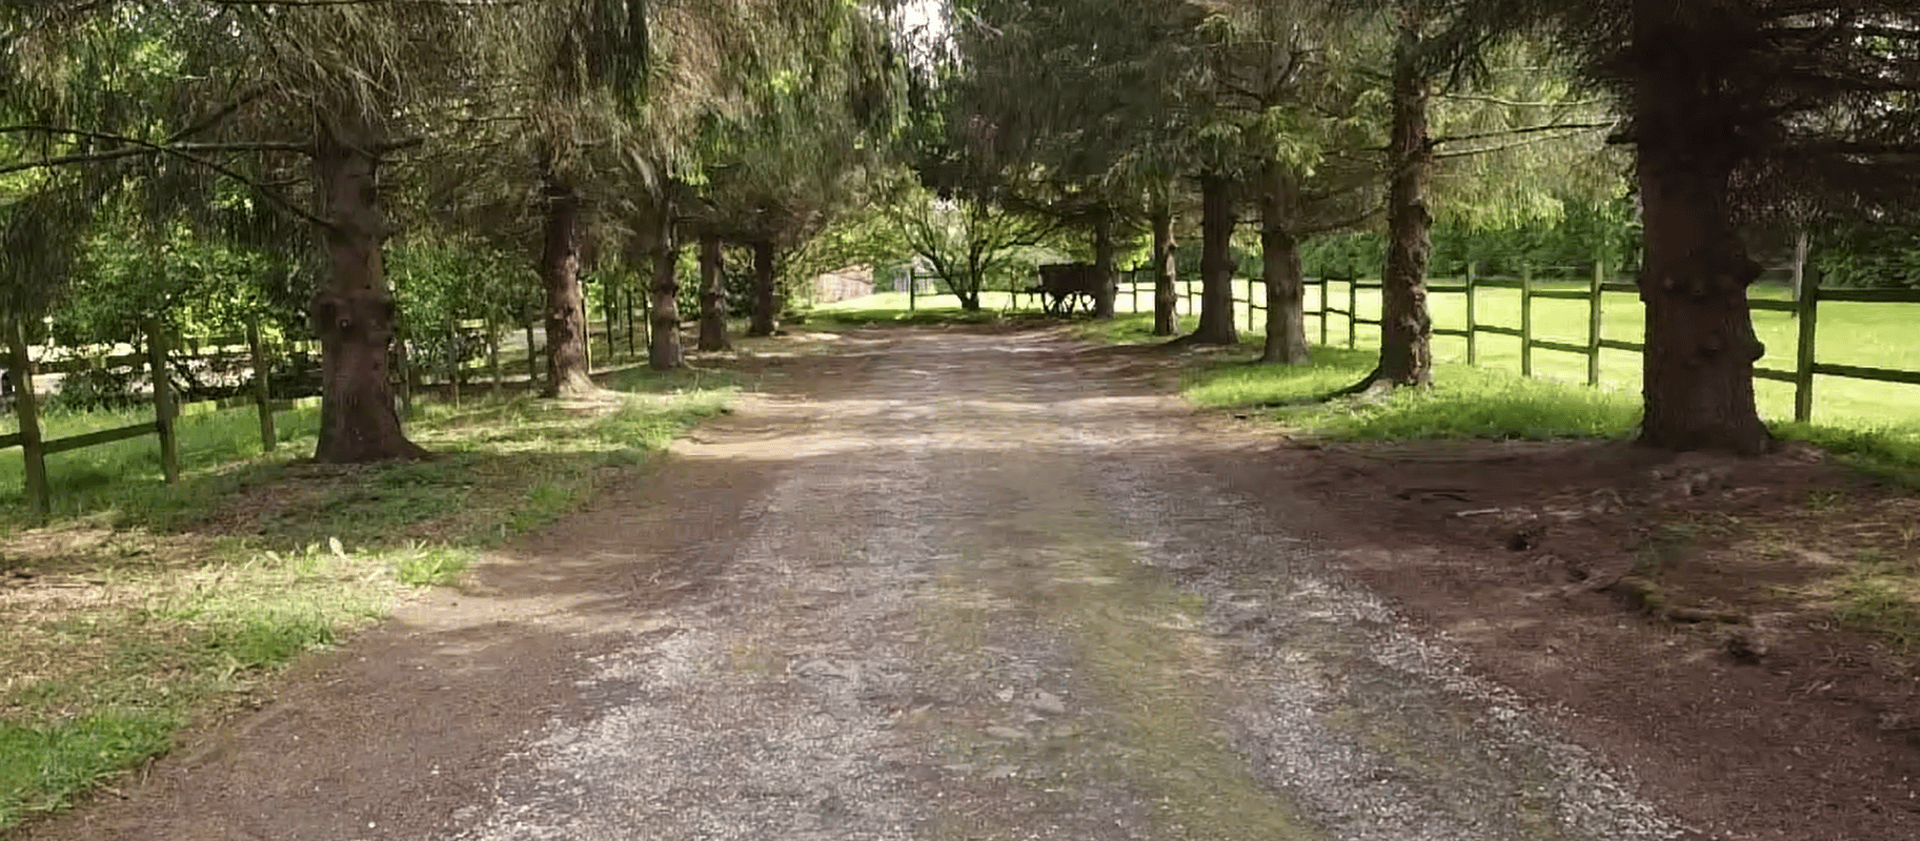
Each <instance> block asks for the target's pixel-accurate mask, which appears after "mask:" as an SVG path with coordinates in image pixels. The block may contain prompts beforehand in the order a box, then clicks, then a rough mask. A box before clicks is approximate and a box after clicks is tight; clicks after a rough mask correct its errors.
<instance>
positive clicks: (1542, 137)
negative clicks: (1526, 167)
mask: <svg viewBox="0 0 1920 841" xmlns="http://www.w3.org/2000/svg"><path fill="white" fill-rule="evenodd" d="M1580 134H1581V132H1578V131H1573V132H1568V133H1566V134H1536V135H1533V136H1530V137H1526V138H1523V139H1520V140H1516V141H1514V142H1512V143H1502V144H1500V145H1498V146H1488V147H1485V148H1482V149H1465V150H1462V151H1459V152H1447V153H1444V154H1438V155H1434V156H1433V158H1434V160H1437V161H1444V160H1451V159H1453V158H1468V157H1472V156H1474V155H1490V154H1492V153H1494V152H1504V151H1506V150H1508V149H1519V148H1523V147H1526V146H1532V145H1534V144H1537V143H1552V142H1553V141H1555V140H1565V139H1567V138H1569V137H1578V136H1579V135H1580Z"/></svg>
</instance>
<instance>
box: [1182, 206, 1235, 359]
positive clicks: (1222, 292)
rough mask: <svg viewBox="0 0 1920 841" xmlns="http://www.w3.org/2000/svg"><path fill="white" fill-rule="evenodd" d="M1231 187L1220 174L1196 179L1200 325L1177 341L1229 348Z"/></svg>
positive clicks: (1232, 331)
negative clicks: (1198, 187) (1198, 205)
mask: <svg viewBox="0 0 1920 841" xmlns="http://www.w3.org/2000/svg"><path fill="white" fill-rule="evenodd" d="M1234 222H1235V218H1234V208H1233V185H1232V184H1231V183H1230V182H1228V181H1227V179H1226V178H1225V177H1223V176H1220V175H1213V174H1209V175H1203V176H1201V177H1200V323H1199V324H1198V325H1197V326H1195V327H1194V329H1193V332H1192V333H1189V334H1187V335H1186V336H1184V337H1182V339H1180V341H1186V342H1194V343H1199V344H1210V345H1231V344H1237V343H1239V341H1240V331H1239V328H1237V327H1236V326H1234V323H1233V269H1234V265H1233V226H1234Z"/></svg>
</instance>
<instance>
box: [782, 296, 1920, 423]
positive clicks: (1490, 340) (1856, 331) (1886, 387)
mask: <svg viewBox="0 0 1920 841" xmlns="http://www.w3.org/2000/svg"><path fill="white" fill-rule="evenodd" d="M1432 282H1433V283H1434V284H1435V285H1459V284H1460V283H1462V282H1463V280H1462V279H1461V278H1434V279H1433V281H1432ZM1538 287H1539V288H1540V289H1557V290H1585V289H1586V288H1587V284H1586V283H1585V282H1568V281H1555V280H1541V281H1539V283H1538ZM1198 288H1199V287H1198V284H1194V285H1193V287H1192V289H1193V291H1195V292H1196V293H1197V291H1198ZM1181 289H1182V291H1183V292H1184V291H1186V290H1187V287H1186V285H1185V284H1182V286H1181ZM1326 293H1327V294H1328V295H1329V296H1330V298H1331V303H1332V304H1333V306H1335V307H1337V308H1341V309H1345V308H1346V306H1347V302H1348V290H1347V289H1346V287H1345V285H1344V284H1341V283H1334V284H1332V285H1331V286H1330V288H1327V289H1326ZM1321 294H1322V291H1321V288H1320V287H1310V288H1308V290H1307V299H1306V308H1307V311H1308V313H1309V316H1308V319H1307V335H1308V337H1309V338H1310V339H1312V340H1313V341H1314V342H1315V343H1316V344H1318V343H1319V338H1320V336H1321V332H1320V323H1319V319H1318V318H1317V317H1315V316H1313V315H1312V313H1313V312H1315V311H1317V310H1319V309H1320V307H1321V301H1320V296H1321ZM1234 296H1235V298H1236V299H1237V300H1238V301H1239V302H1240V303H1238V304H1237V306H1236V309H1235V324H1237V325H1239V326H1240V328H1241V329H1243V330H1247V331H1248V332H1250V333H1253V334H1260V333H1263V332H1264V325H1263V324H1262V322H1261V321H1260V319H1261V318H1263V317H1264V313H1263V312H1256V311H1254V310H1252V309H1251V307H1250V306H1249V305H1248V303H1247V301H1248V300H1250V299H1254V300H1259V301H1261V302H1263V303H1264V301H1265V290H1264V289H1263V288H1262V287H1261V286H1260V285H1259V284H1258V283H1254V282H1250V281H1248V280H1246V279H1241V280H1236V281H1235V282H1234ZM1753 296H1754V297H1755V298H1765V299H1771V300H1787V299H1788V298H1789V296H1788V293H1787V290H1786V289H1784V288H1782V287H1771V286H1764V287H1755V289H1754V290H1753ZM1355 301H1356V306H1357V311H1358V312H1359V313H1360V314H1361V317H1362V318H1376V317H1378V315H1379V313H1380V293H1379V290H1374V289H1362V290H1358V294H1357V295H1356V296H1355ZM982 304H983V307H984V310H985V311H986V312H988V313H991V314H993V315H994V317H1005V316H1006V315H1012V314H1015V313H1017V312H1022V311H1025V310H1028V309H1031V306H1032V305H1031V304H1030V303H1029V302H1028V299H1027V298H1026V297H1025V296H1021V297H1019V298H1018V299H1017V306H1016V299H1014V298H1012V297H1011V296H1009V295H1007V294H1006V293H986V294H985V295H983V297H982ZM1115 304H1116V309H1117V310H1118V311H1119V312H1120V313H1122V314H1140V313H1150V312H1151V311H1152V307H1153V295H1152V289H1151V287H1148V286H1144V285H1143V286H1141V287H1139V288H1138V291H1136V289H1135V287H1133V286H1122V287H1121V289H1120V294H1119V297H1118V298H1117V299H1116V301H1115ZM1198 305H1199V300H1198V298H1197V296H1195V297H1184V298H1183V299H1182V302H1181V304H1180V312H1181V313H1182V315H1183V318H1184V322H1183V324H1184V326H1187V327H1191V326H1192V323H1193V320H1192V315H1191V313H1193V312H1196V311H1197V308H1198ZM1428 306H1429V309H1430V310H1431V312H1432V315H1433V323H1434V326H1436V327H1445V328H1453V329H1461V328H1464V327H1465V326H1466V324H1467V301H1466V296H1465V295H1463V294H1460V293H1434V294H1433V295H1431V296H1430V298H1429V300H1428ZM1602 306H1603V316H1602V323H1601V335H1602V336H1603V337H1604V338H1608V339H1617V340H1621V341H1640V340H1641V339H1642V333H1643V331H1644V329H1645V320H1644V313H1645V311H1644V309H1643V307H1642V305H1641V303H1640V300H1639V298H1638V297H1637V296H1635V295H1633V294H1629V293H1618V292H1609V293H1605V294H1604V295H1603V297H1602ZM906 307H907V296H906V294H905V293H899V292H887V293H881V294H877V295H873V296H870V297H866V298H859V299H855V300H852V301H843V302H841V303H838V304H834V305H830V306H829V307H823V308H821V310H816V312H820V311H823V310H825V311H835V310H853V311H865V312H866V313H867V315H866V317H867V318H868V319H869V320H871V321H875V322H878V323H887V320H888V319H889V318H894V317H895V316H906V314H905V313H904V312H903V311H904V310H905V309H906ZM958 307H959V301H958V299H956V298H954V297H952V296H948V295H942V296H924V295H923V296H920V299H919V308H918V311H917V312H916V313H914V314H912V315H911V316H907V317H908V318H909V319H910V320H911V321H913V322H917V323H934V322H938V321H942V320H946V321H951V320H954V317H957V316H958ZM894 311H902V312H898V313H894V315H889V313H893V312H894ZM975 317H980V316H975ZM1250 319H1251V320H1250ZM1474 320H1475V322H1476V323H1478V324H1481V325H1483V326H1501V327H1511V328H1515V329H1517V328H1519V327H1520V321H1521V318H1520V292H1519V291H1518V290H1514V289H1485V288H1483V289H1480V290H1478V291H1477V292H1476V293H1475V297H1474ZM1533 320H1534V333H1535V337H1536V338H1538V339H1544V340H1552V341H1561V342H1572V343H1576V344H1584V343H1585V342H1586V339H1587V324H1588V305H1587V302H1585V301H1563V300H1553V299H1544V298H1543V299H1535V300H1534V302H1533ZM1916 320H1920V304H1856V303H1828V304H1822V305H1821V306H1820V317H1819V320H1818V322H1817V329H1816V330H1815V339H1816V350H1815V358H1817V359H1819V360H1820V361H1821V362H1825V363H1832V364H1841V365H1860V366H1869V367H1892V368H1906V369H1909V370H1920V361H1917V360H1920V331H1916V330H1914V329H1913V325H1914V324H1915V323H1916ZM1753 321H1754V330H1755V331H1756V333H1757V334H1758V335H1759V337H1760V340H1761V342H1762V343H1763V344H1765V346H1766V351H1767V352H1766V355H1765V356H1764V357H1762V358H1761V360H1760V361H1759V363H1758V364H1759V365H1760V366H1761V367H1763V368H1772V369H1775V370H1782V371H1791V370H1793V369H1794V365H1795V353H1796V351H1797V348H1798V347H1799V323H1798V321H1796V320H1795V319H1794V317H1793V315H1792V314H1791V313H1784V312H1770V311H1756V312H1754V313H1753ZM895 323H901V322H899V321H897V320H896V321H895ZM1118 323H1120V324H1124V325H1128V326H1126V327H1123V328H1112V329H1115V330H1120V331H1122V332H1125V331H1129V330H1130V331H1133V334H1132V335H1112V334H1110V335H1108V336H1107V337H1106V338H1109V339H1122V340H1139V339H1144V338H1146V336H1145V333H1146V330H1145V328H1144V327H1143V326H1141V323H1140V322H1138V321H1132V320H1127V319H1122V320H1121V321H1120V322H1118ZM1327 328H1328V329H1327V332H1326V335H1327V339H1328V344H1329V345H1332V346H1336V347H1346V346H1347V330H1348V325H1347V321H1346V319H1345V317H1343V316H1338V315H1334V316H1330V317H1329V319H1328V324H1327ZM1354 338H1355V342H1354V347H1356V348H1371V347H1377V346H1378V345H1379V339H1380V334H1379V328H1377V327H1374V326H1372V325H1366V324H1360V325H1355V329H1354ZM1433 347H1434V358H1435V361H1437V362H1441V363H1455V364H1465V363H1466V361H1467V343H1466V340H1465V339H1462V338H1459V337H1451V336H1439V337H1435V338H1434V342H1433ZM1475 350H1476V353H1475V359H1474V362H1475V365H1476V366H1477V367H1481V368H1487V369H1490V370H1500V371H1510V372H1515V373H1517V372H1519V370H1520V357H1521V354H1520V340H1519V339H1516V338H1513V337H1509V336H1496V335H1492V334H1482V335H1480V336H1479V337H1478V338H1477V340H1476V348H1475ZM1533 366H1534V374H1535V376H1536V377H1539V378H1541V379H1550V380H1560V381H1564V382H1572V383H1585V382H1586V371H1587V362H1586V357H1585V356H1583V355H1576V354H1569V353H1562V352H1558V351H1549V350H1539V349H1536V350H1535V351H1534V354H1533ZM1600 372H1601V384H1602V385H1603V386H1606V387H1608V388H1612V389H1618V390H1622V391H1625V392H1628V393H1635V394H1637V393H1638V392H1639V390H1640V356H1639V354H1635V353H1631V352H1627V351H1617V350H1603V351H1601V353H1600ZM1755 389H1756V391H1757V396H1758V399H1759V404H1760V411H1761V415H1762V417H1765V418H1768V419H1769V420H1775V421H1786V420H1790V419H1791V418H1792V417H1793V386H1792V385H1791V384H1788V383H1779V382H1773V381H1766V380H1763V381H1759V382H1756V383H1755ZM1814 420H1815V421H1816V422H1818V423H1821V424H1827V425H1835V426H1839V427H1843V428H1859V427H1894V428H1899V427H1903V426H1908V425H1912V424H1920V386H1913V385H1901V384H1897V383H1879V382H1872V381H1867V380H1854V379H1847V378H1843V377H1830V376H1820V377H1816V378H1815V381H1814Z"/></svg>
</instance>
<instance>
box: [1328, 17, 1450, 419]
mask: <svg viewBox="0 0 1920 841" xmlns="http://www.w3.org/2000/svg"><path fill="white" fill-rule="evenodd" d="M1423 25H1424V21H1422V20H1421V19H1420V17H1419V13H1418V12H1417V11H1416V10H1412V9H1402V11H1401V18H1400V38H1399V42H1398V43H1397V44H1396V45H1395V49H1394V62H1393V132H1392V135H1391V136H1390V137H1389V138H1388V140H1387V159H1388V160H1390V161H1392V162H1393V164H1394V170H1393V178H1392V181H1391V183H1390V185H1389V198H1388V202H1389V204H1388V210H1387V214H1388V215H1387V269H1386V274H1385V275H1384V277H1383V280H1382V283H1381V310H1380V362H1379V364H1378V365H1377V366H1375V368H1374V370H1373V372H1372V373H1370V374H1368V375H1367V378H1366V379H1364V380H1361V381H1360V382H1359V383H1357V384H1355V385H1354V386H1353V387H1352V388H1349V389H1347V393H1354V394H1357V393H1361V392H1366V391H1374V390H1385V389H1392V388H1398V387H1400V386H1414V387H1420V388H1426V387H1430V386H1432V385H1433V318H1432V316H1431V315H1430V314H1429V313H1428V311H1427V264H1428V260H1429V258H1430V257H1431V256H1432V254H1433V214H1432V212H1431V211H1430V210H1429V209H1428V201H1429V196H1430V194H1431V192H1432V186H1433V169H1434V157H1433V138H1432V136H1431V135H1429V133H1428V126H1427V110H1428V104H1429V102H1430V100H1431V98H1432V90H1431V85H1430V84H1429V82H1428V80H1427V77H1426V75H1425V74H1424V73H1423V72H1422V71H1421V68H1420V64H1419V50H1420V46H1421V44H1420V38H1421V35H1420V33H1421V28H1422V26H1423Z"/></svg>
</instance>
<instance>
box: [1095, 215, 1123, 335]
mask: <svg viewBox="0 0 1920 841" xmlns="http://www.w3.org/2000/svg"><path fill="white" fill-rule="evenodd" d="M1093 277H1094V283H1093V317H1094V318H1098V319H1110V318H1113V299H1114V298H1115V297H1116V296H1118V295H1119V294H1120V278H1119V276H1118V275H1116V274H1115V273H1114V269H1113V212H1112V211H1110V210H1105V209H1102V210H1101V211H1100V215H1099V217H1098V218H1096V219H1095V220H1094V222H1093Z"/></svg>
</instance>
